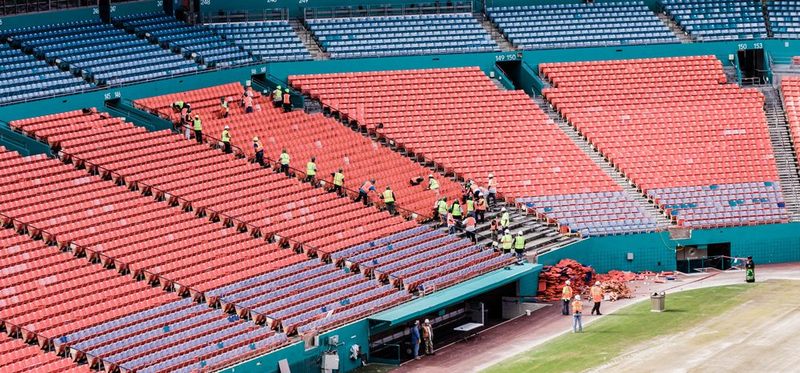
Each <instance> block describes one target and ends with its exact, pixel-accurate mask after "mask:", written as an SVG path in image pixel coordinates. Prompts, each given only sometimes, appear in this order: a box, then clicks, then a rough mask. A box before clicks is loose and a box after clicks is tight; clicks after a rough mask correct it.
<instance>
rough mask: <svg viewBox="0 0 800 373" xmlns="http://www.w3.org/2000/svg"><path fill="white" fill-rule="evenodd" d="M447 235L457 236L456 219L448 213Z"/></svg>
mask: <svg viewBox="0 0 800 373" xmlns="http://www.w3.org/2000/svg"><path fill="white" fill-rule="evenodd" d="M447 234H456V219H455V218H453V214H452V213H449V212H448V213H447Z"/></svg>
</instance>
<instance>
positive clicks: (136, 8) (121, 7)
mask: <svg viewBox="0 0 800 373" xmlns="http://www.w3.org/2000/svg"><path fill="white" fill-rule="evenodd" d="M163 11H164V8H163V7H162V6H161V0H144V1H136V2H132V3H119V4H111V16H112V17H115V16H124V15H127V14H136V13H149V12H163Z"/></svg>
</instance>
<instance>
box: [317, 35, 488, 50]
mask: <svg viewBox="0 0 800 373" xmlns="http://www.w3.org/2000/svg"><path fill="white" fill-rule="evenodd" d="M417 40H420V39H419V38H415V37H408V38H397V37H394V36H386V37H384V38H375V39H366V40H339V41H336V40H334V41H324V42H321V43H320V45H322V46H323V47H325V48H332V49H333V48H336V49H338V48H339V47H348V46H349V47H356V46H373V45H381V44H392V43H415V42H416V41H417ZM424 40H425V43H436V42H441V43H442V44H443V45H459V44H464V43H466V44H472V45H476V46H477V45H485V46H492V45H494V42H493V41H491V40H485V39H484V40H480V39H475V38H471V37H468V36H452V37H448V36H439V37H429V38H425V39H424Z"/></svg>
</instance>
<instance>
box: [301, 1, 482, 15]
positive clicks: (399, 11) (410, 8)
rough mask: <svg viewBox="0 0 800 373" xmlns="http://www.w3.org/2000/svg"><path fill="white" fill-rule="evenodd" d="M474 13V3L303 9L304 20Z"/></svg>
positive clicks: (366, 5)
mask: <svg viewBox="0 0 800 373" xmlns="http://www.w3.org/2000/svg"><path fill="white" fill-rule="evenodd" d="M443 13H472V2H466V1H456V2H447V3H445V4H439V3H438V2H436V3H405V4H372V5H371V4H365V5H358V6H339V7H322V8H305V9H303V19H314V18H344V17H373V16H399V15H415V14H443Z"/></svg>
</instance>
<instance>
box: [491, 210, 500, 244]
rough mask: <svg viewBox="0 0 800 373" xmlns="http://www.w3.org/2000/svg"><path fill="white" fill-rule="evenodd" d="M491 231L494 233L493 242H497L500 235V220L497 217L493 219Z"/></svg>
mask: <svg viewBox="0 0 800 373" xmlns="http://www.w3.org/2000/svg"><path fill="white" fill-rule="evenodd" d="M489 230H490V231H491V232H492V241H497V237H498V236H499V235H500V219H498V218H497V216H495V217H494V219H492V223H491V224H490V225H489Z"/></svg>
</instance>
